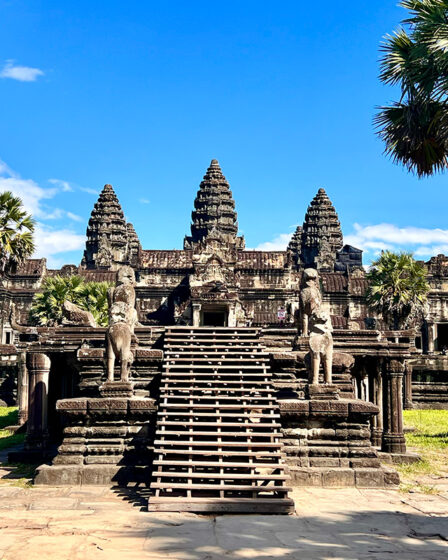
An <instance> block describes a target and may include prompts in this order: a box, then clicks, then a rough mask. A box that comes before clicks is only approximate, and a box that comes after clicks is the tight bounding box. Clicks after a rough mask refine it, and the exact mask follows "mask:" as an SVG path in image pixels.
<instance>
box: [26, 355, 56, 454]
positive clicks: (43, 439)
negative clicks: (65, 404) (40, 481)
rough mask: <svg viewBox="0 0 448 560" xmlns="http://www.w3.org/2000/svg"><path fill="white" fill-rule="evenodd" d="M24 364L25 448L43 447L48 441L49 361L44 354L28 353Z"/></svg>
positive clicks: (36, 448)
mask: <svg viewBox="0 0 448 560" xmlns="http://www.w3.org/2000/svg"><path fill="white" fill-rule="evenodd" d="M26 365H27V368H28V379H29V404H28V425H27V433H26V441H25V448H26V449H28V450H38V449H45V447H46V445H47V441H48V378H49V375H50V366H51V362H50V358H49V357H48V356H47V355H46V354H28V356H27V364H26Z"/></svg>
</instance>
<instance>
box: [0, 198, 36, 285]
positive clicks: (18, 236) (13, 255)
mask: <svg viewBox="0 0 448 560" xmlns="http://www.w3.org/2000/svg"><path fill="white" fill-rule="evenodd" d="M33 233H34V220H33V219H32V218H31V216H30V215H29V214H27V213H26V211H25V210H24V209H23V206H22V201H21V199H20V198H18V197H16V196H14V195H13V194H12V192H10V191H5V192H2V193H0V275H2V274H4V273H5V272H8V271H10V270H14V269H15V268H16V267H17V266H20V265H21V264H22V263H23V262H24V261H25V260H26V259H27V258H28V257H30V256H31V255H32V254H33V252H34V241H33Z"/></svg>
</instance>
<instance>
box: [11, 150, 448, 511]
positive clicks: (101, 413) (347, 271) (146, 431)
mask: <svg viewBox="0 0 448 560" xmlns="http://www.w3.org/2000/svg"><path fill="white" fill-rule="evenodd" d="M127 267H130V268H131V273H132V274H130V276H129V274H128V276H129V278H131V277H132V278H131V279H130V280H129V279H128V280H127V281H128V282H130V284H127V285H128V286H130V287H129V288H126V290H128V292H126V293H128V294H131V295H130V296H129V297H131V296H132V297H131V300H132V302H133V301H134V300H133V299H132V298H134V295H133V294H134V291H135V309H136V313H137V319H138V322H137V323H136V324H135V326H134V325H133V326H132V329H131V331H129V333H130V334H129V337H130V338H129V340H130V342H129V344H130V354H129V353H128V354H129V355H130V356H131V357H130V358H129V367H130V376H129V379H126V380H124V381H123V379H122V382H118V381H117V382H115V381H114V382H113V383H112V384H111V383H108V382H106V381H107V380H106V367H105V363H106V357H107V356H106V345H105V338H106V336H109V334H106V329H105V328H101V327H96V326H92V325H91V324H88V323H87V322H85V320H84V319H82V318H81V319H79V317H75V316H67V317H65V320H64V323H63V324H62V325H55V326H46V327H36V326H32V325H30V324H29V318H28V313H29V308H30V305H31V301H32V298H33V296H34V294H35V293H36V292H37V291H39V288H40V285H41V283H42V280H43V279H44V278H45V277H47V276H56V275H61V276H70V275H74V274H77V275H80V276H82V277H84V278H86V279H89V280H97V281H109V282H111V283H112V284H113V283H115V282H116V279H117V273H118V275H119V274H120V271H124V270H128V268H127ZM427 268H428V278H429V280H430V283H431V286H432V291H431V293H430V297H429V308H430V310H429V312H428V315H427V319H426V320H425V322H424V324H423V325H418V328H415V329H412V330H408V331H392V330H390V329H389V326H388V325H385V324H384V322H383V321H382V320H381V319H380V318H378V317H376V316H374V315H373V314H372V313H371V312H370V311H369V309H368V307H367V305H366V301H365V293H366V288H367V284H366V278H365V271H364V268H363V266H362V251H361V250H359V249H357V248H355V247H352V246H350V245H346V244H344V241H343V235H342V230H341V225H340V223H339V219H338V215H337V213H336V210H335V208H334V206H333V204H332V202H331V201H330V199H329V197H328V195H327V193H326V192H325V190H324V189H319V190H318V192H317V194H316V196H315V197H314V198H313V200H312V201H311V203H310V204H309V207H308V210H307V212H306V215H305V217H304V221H303V225H302V226H299V227H298V228H297V230H296V231H295V232H294V235H293V236H292V239H291V241H290V243H289V246H288V247H287V249H286V250H284V251H257V250H251V249H246V248H245V241H244V238H243V237H241V236H239V235H238V222H237V213H236V209H235V201H234V199H233V195H232V191H231V189H230V186H229V183H228V182H227V180H226V178H225V176H224V175H223V172H222V170H221V167H220V165H219V164H218V162H217V161H216V160H212V161H211V163H210V166H209V168H208V169H207V171H206V174H205V175H204V178H203V180H202V182H201V183H200V185H199V190H198V191H197V194H196V198H195V199H194V209H193V212H192V224H191V231H190V234H189V235H186V236H185V238H184V242H183V249H181V250H147V249H143V248H142V246H141V243H140V240H139V237H138V234H137V232H136V231H135V229H134V227H133V226H132V224H130V223H127V222H126V220H125V217H124V213H123V210H122V208H121V205H120V203H119V200H118V198H117V195H116V193H115V191H114V189H113V188H112V186H111V185H105V186H104V188H103V190H102V191H101V194H100V196H99V198H98V201H97V202H96V204H95V206H94V208H93V210H92V213H91V217H90V220H89V223H88V226H87V239H86V246H85V251H84V256H83V258H82V261H81V263H80V264H79V265H66V266H63V267H62V268H61V269H60V270H52V269H47V267H46V261H45V259H29V260H28V261H27V262H26V263H25V264H24V265H23V266H22V267H21V268H20V269H18V270H17V271H16V272H15V273H14V274H10V275H8V276H6V277H4V278H2V279H0V333H1V337H2V338H1V341H2V342H3V344H2V345H0V350H1V362H0V383H1V386H0V390H1V393H0V398H1V399H3V401H5V403H6V404H13V403H14V402H17V403H18V406H19V413H20V421H21V423H26V429H27V438H26V443H25V448H24V450H23V451H19V452H16V453H15V455H14V457H13V458H15V459H16V460H32V461H35V462H37V461H39V462H42V465H41V467H39V469H38V474H37V477H36V484H57V485H61V484H62V485H63V484H124V485H125V484H131V483H136V484H143V485H146V486H150V489H151V497H150V500H149V506H148V507H149V508H150V509H154V510H177V511H178V510H180V509H188V510H190V511H261V512H263V511H270V512H280V513H282V512H287V511H289V510H290V508H291V503H290V500H289V499H288V488H289V487H290V486H291V485H293V486H297V485H301V486H306V485H321V486H359V487H371V486H385V485H388V484H396V483H397V480H398V476H397V474H396V472H395V471H394V470H393V469H391V468H386V467H384V466H381V464H380V456H381V454H383V455H384V454H388V455H389V457H392V459H394V460H399V458H400V457H402V456H403V455H404V454H405V453H406V446H405V440H404V435H403V425H402V407H403V403H404V405H405V406H408V407H410V406H422V407H424V406H433V405H434V403H436V404H437V405H438V406H444V405H445V404H446V403H447V402H448V399H447V397H446V386H447V381H446V375H445V374H444V372H445V371H446V369H447V366H448V362H445V357H444V356H442V355H439V354H435V352H436V351H437V349H439V348H442V346H444V344H445V338H446V339H447V343H448V329H446V328H445V323H444V321H448V318H447V314H448V310H447V309H446V306H445V301H448V299H445V298H446V297H447V294H448V283H447V281H446V278H447V277H448V258H446V257H443V256H438V257H435V258H434V259H431V261H430V262H429V263H427ZM310 269H314V270H315V271H316V272H317V274H314V273H313V274H311V273H309V272H307V274H308V276H307V275H306V274H305V270H307V271H309V270H310ZM134 276H135V282H134V280H133V277H134ZM307 278H308V279H309V281H308V280H307ZM307 282H308V283H307ZM116 289H117V290H118V288H116ZM307 290H308V291H307ZM119 293H122V292H119V291H118V292H117V294H119ZM123 293H124V292H123ZM309 294H311V300H310V299H309ZM117 297H118V296H117ZM120 297H121V296H119V297H118V300H117V301H118V308H120V305H121V308H120V309H122V308H123V305H124V306H126V305H127V304H124V303H120V302H121V301H122V300H121V299H120ZM126 297H128V296H126ZM307 298H308V300H307ZM123 301H124V300H123ZM307 302H308V303H307ZM310 302H311V303H310ZM310 305H311V307H312V306H313V305H314V306H315V307H316V305H317V306H318V307H319V308H320V306H322V308H325V311H326V313H327V315H328V325H326V326H325V327H323V330H320V331H319V329H317V330H315V331H313V328H314V327H313V323H311V335H310V336H308V333H304V332H302V331H301V328H300V325H301V321H302V319H303V315H304V314H306V313H308V311H306V309H307V306H308V307H309V306H310ZM133 306H134V303H132V305H131V307H132V310H133V309H134V307H133ZM12 311H13V313H12ZM309 313H310V315H311V313H314V314H315V315H316V316H317V311H316V309H314V311H313V310H311V311H309ZM75 315H76V314H75ZM123 321H124V320H123ZM315 322H316V321H315ZM324 322H325V319H324V318H322V320H321V323H322V325H323V324H324ZM446 324H448V323H446ZM126 328H127V327H126ZM445 330H446V331H447V332H445ZM108 332H109V331H108ZM322 333H324V334H322ZM325 333H329V334H328V335H327V334H325ZM313 336H314V339H313ZM325 336H326V337H327V338H326V339H325V340H326V341H327V342H326V343H325V344H327V343H328V344H330V346H331V348H330V350H331V351H330V353H328V352H327V354H325V352H326V350H325V351H324V353H323V354H322V356H323V360H324V362H325V359H326V356H327V357H328V355H329V356H330V361H332V379H331V381H330V382H328V379H327V382H326V383H322V381H323V373H322V372H320V374H319V371H318V370H317V373H318V374H319V379H320V382H319V384H318V385H315V384H311V383H310V381H309V379H310V377H309V376H310V371H311V370H312V368H313V367H318V365H317V366H315V365H313V364H315V363H316V362H314V359H315V358H316V356H317V355H318V354H319V350H316V348H317V347H318V346H316V345H315V346H313V344H314V343H313V340H315V341H316V340H317V342H318V344H321V340H323V338H322V337H325ZM328 344H327V346H328ZM313 348H314V349H313ZM319 348H320V347H319ZM325 348H327V347H325ZM117 356H118V354H117ZM317 363H318V362H317ZM115 371H116V374H115V379H118V377H119V364H118V363H116V366H115ZM390 461H391V459H389V462H390Z"/></svg>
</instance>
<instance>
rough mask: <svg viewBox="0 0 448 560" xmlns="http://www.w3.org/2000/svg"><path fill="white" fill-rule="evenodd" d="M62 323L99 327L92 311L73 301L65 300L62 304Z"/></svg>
mask: <svg viewBox="0 0 448 560" xmlns="http://www.w3.org/2000/svg"><path fill="white" fill-rule="evenodd" d="M62 324H63V325H77V326H80V327H97V326H98V325H97V324H96V321H95V319H94V317H93V315H92V313H90V311H85V310H84V309H81V308H80V307H79V306H78V305H76V304H74V303H72V302H71V301H68V300H65V301H64V303H63V304H62Z"/></svg>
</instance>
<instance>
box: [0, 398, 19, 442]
mask: <svg viewBox="0 0 448 560" xmlns="http://www.w3.org/2000/svg"><path fill="white" fill-rule="evenodd" d="M17 418H18V409H17V407H16V406H0V430H1V429H2V428H6V426H12V425H14V424H17ZM0 437H1V436H0Z"/></svg>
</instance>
